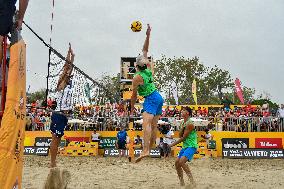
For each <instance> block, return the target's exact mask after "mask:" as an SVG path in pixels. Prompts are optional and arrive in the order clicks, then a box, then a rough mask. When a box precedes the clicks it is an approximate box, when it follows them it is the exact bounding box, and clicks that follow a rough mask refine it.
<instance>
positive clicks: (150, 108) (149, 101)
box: [142, 91, 164, 116]
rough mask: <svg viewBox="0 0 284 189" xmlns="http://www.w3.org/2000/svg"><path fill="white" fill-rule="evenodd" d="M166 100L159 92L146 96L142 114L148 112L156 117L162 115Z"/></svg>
mask: <svg viewBox="0 0 284 189" xmlns="http://www.w3.org/2000/svg"><path fill="white" fill-rule="evenodd" d="M163 103H164V99H163V97H162V96H161V95H160V93H159V92H158V91H154V92H153V93H151V94H150V95H148V96H145V101H144V104H143V110H142V112H147V113H149V114H152V115H154V116H156V115H162V107H163Z"/></svg>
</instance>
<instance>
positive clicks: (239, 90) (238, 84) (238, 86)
mask: <svg viewBox="0 0 284 189" xmlns="http://www.w3.org/2000/svg"><path fill="white" fill-rule="evenodd" d="M235 88H236V93H237V95H238V97H239V99H240V101H241V103H242V104H244V103H245V102H244V97H243V90H242V87H241V82H240V80H239V79H238V78H236V80H235Z"/></svg>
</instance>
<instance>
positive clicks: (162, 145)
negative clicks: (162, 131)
mask: <svg viewBox="0 0 284 189" xmlns="http://www.w3.org/2000/svg"><path fill="white" fill-rule="evenodd" d="M158 149H159V150H160V155H161V157H164V156H165V149H164V139H163V137H160V142H159V145H158Z"/></svg>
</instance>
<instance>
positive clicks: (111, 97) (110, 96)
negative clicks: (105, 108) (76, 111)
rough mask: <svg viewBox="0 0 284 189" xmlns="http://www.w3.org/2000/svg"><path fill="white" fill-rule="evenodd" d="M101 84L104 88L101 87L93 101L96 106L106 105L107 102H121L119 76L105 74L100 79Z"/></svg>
mask: <svg viewBox="0 0 284 189" xmlns="http://www.w3.org/2000/svg"><path fill="white" fill-rule="evenodd" d="M99 83H100V84H101V85H102V86H103V87H99V89H98V91H96V93H98V94H95V96H96V97H95V98H94V97H93V98H92V100H93V101H94V102H95V103H96V104H100V105H102V104H105V103H106V102H107V101H110V102H111V103H113V102H119V101H120V82H119V75H116V76H115V75H109V74H106V73H104V74H103V75H102V76H101V79H99Z"/></svg>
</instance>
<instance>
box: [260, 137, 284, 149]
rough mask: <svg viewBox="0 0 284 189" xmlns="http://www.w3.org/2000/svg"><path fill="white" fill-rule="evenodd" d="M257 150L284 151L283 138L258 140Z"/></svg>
mask: <svg viewBox="0 0 284 189" xmlns="http://www.w3.org/2000/svg"><path fill="white" fill-rule="evenodd" d="M255 148H280V149H282V148H283V146H282V138H256V139H255Z"/></svg>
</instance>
